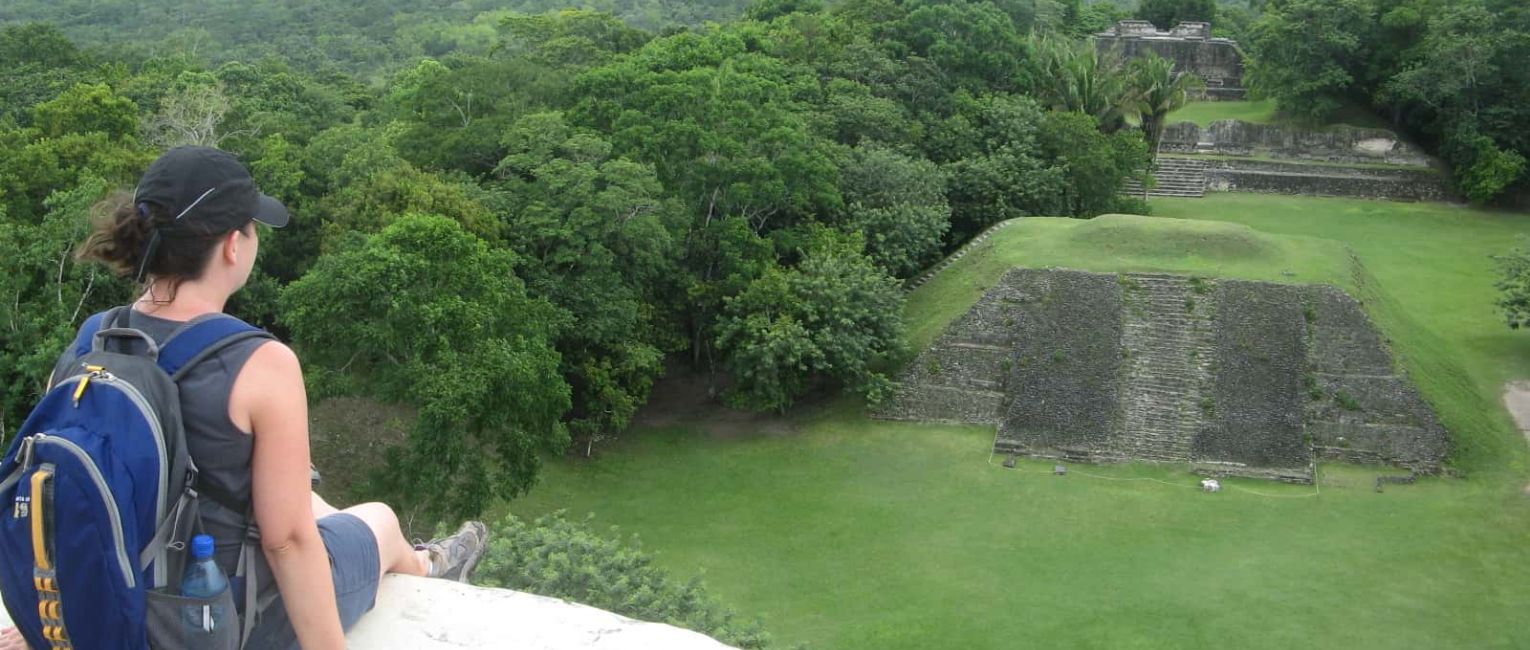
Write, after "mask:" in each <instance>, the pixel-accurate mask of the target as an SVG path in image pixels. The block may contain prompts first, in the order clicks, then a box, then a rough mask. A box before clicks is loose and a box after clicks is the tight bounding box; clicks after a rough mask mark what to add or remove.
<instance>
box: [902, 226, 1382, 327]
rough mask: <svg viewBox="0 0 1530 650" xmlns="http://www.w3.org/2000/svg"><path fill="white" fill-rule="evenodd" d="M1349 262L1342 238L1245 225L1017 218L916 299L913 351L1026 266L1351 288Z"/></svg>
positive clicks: (911, 316) (912, 301)
mask: <svg viewBox="0 0 1530 650" xmlns="http://www.w3.org/2000/svg"><path fill="white" fill-rule="evenodd" d="M1349 259H1350V256H1349V254H1348V252H1347V251H1346V250H1345V249H1344V246H1343V244H1340V243H1337V242H1334V241H1329V240H1324V239H1318V238H1313V237H1304V236H1299V235H1271V234H1267V233H1263V232H1259V231H1257V230H1254V229H1252V228H1249V227H1247V226H1243V225H1239V224H1229V223H1217V222H1210V221H1188V220H1180V219H1161V218H1155V217H1141V216H1136V215H1106V216H1103V217H1098V218H1095V219H1090V220H1087V221H1083V220H1078V219H1043V218H1025V219H1018V220H1016V221H1015V222H1014V223H1011V224H1010V225H1008V226H1006V227H1005V228H1002V229H1000V230H997V231H995V232H994V233H993V235H992V236H990V237H989V238H988V240H987V241H984V242H983V243H981V244H978V245H977V246H974V247H973V248H972V249H970V250H969V251H968V252H967V254H966V255H965V256H964V257H962V259H960V260H958V261H957V262H956V263H955V264H953V265H951V267H950V268H948V269H946V270H945V271H944V272H942V273H940V274H939V275H937V276H936V277H934V278H932V279H931V280H930V281H929V282H927V283H925V284H924V286H921V287H920V288H919V289H917V290H915V291H914V292H913V294H911V295H910V296H909V301H908V307H907V310H906V312H905V314H906V316H907V321H908V327H909V345H910V348H911V349H913V350H919V349H921V348H923V347H925V346H927V345H929V343H930V342H931V341H933V340H934V339H935V337H936V336H938V335H939V334H940V331H941V330H943V329H945V327H946V325H949V324H950V323H951V321H953V320H955V319H956V318H957V317H959V316H961V315H962V314H963V313H966V311H967V310H968V309H969V308H971V307H972V304H973V303H975V302H977V299H978V298H979V297H981V296H982V295H983V292H984V291H986V290H987V289H988V287H990V286H992V284H993V282H994V281H996V280H997V279H998V277H999V276H1001V275H1003V274H1004V272H1005V271H1008V270H1009V269H1011V268H1014V267H1017V266H1022V267H1030V268H1071V269H1080V270H1085V271H1099V272H1167V273H1182V274H1186V275H1194V276H1201V277H1228V278H1240V279H1246V280H1267V281H1271V282H1285V283H1301V284H1333V285H1337V286H1341V287H1348V286H1349V282H1350V278H1351V277H1352V273H1351V269H1350V262H1349Z"/></svg>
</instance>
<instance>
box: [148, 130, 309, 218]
mask: <svg viewBox="0 0 1530 650" xmlns="http://www.w3.org/2000/svg"><path fill="white" fill-rule="evenodd" d="M140 203H150V204H154V205H157V206H159V207H160V208H161V209H163V210H165V211H166V212H167V213H169V214H172V215H175V223H174V224H172V225H170V226H168V229H169V230H182V231H183V232H185V231H186V230H190V231H191V232H197V233H202V234H219V233H225V232H229V231H231V230H234V229H236V228H242V227H244V225H245V224H247V223H249V222H250V220H251V219H254V220H255V221H259V222H261V223H263V224H266V225H268V226H271V227H273V228H280V227H282V226H285V225H287V221H288V220H289V216H288V214H287V208H286V207H285V206H283V205H282V204H281V202H280V201H277V200H276V199H273V198H271V197H269V196H266V195H264V194H261V193H260V190H257V189H255V179H254V178H251V177H250V171H249V170H248V169H245V167H244V165H243V164H241V163H240V162H239V160H238V159H236V158H234V156H233V155H232V154H230V153H228V152H226V151H220V150H218V149H214V148H212V147H176V148H174V149H171V150H169V151H166V152H165V154H164V155H162V156H160V157H159V159H158V160H155V161H154V164H152V165H149V170H148V171H146V172H144V174H143V179H142V180H140V181H139V182H138V189H137V190H136V191H135V192H133V204H134V205H138V204H140ZM183 229H185V230H183Z"/></svg>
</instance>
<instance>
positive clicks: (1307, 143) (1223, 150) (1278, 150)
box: [1161, 120, 1431, 168]
mask: <svg viewBox="0 0 1530 650" xmlns="http://www.w3.org/2000/svg"><path fill="white" fill-rule="evenodd" d="M1161 150H1162V151H1164V152H1169V153H1173V152H1181V153H1209V154H1221V155H1230V156H1267V157H1273V158H1285V159H1290V160H1296V161H1300V160H1316V161H1323V162H1337V163H1386V164H1392V165H1409V166H1413V167H1421V168H1422V167H1429V166H1430V164H1431V160H1430V158H1429V156H1428V155H1427V154H1425V153H1424V150H1423V149H1420V148H1419V147H1417V146H1416V145H1413V144H1411V143H1408V142H1405V141H1403V140H1402V139H1401V138H1399V137H1398V136H1397V134H1395V133H1393V132H1391V131H1388V130H1386V129H1364V128H1360V127H1353V126H1342V125H1341V126H1330V127H1324V128H1321V129H1305V128H1297V127H1291V126H1286V125H1283V124H1254V123H1252V122H1244V121H1242V120H1221V121H1218V122H1213V123H1211V125H1210V126H1208V127H1205V128H1202V127H1201V126H1200V125H1198V124H1195V123H1193V122H1176V123H1173V124H1170V125H1168V126H1167V127H1165V128H1164V135H1163V143H1162V145H1161Z"/></svg>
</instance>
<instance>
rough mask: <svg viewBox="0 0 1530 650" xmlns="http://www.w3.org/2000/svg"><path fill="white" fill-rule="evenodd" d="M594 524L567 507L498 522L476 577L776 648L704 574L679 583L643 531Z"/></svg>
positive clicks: (486, 582)
mask: <svg viewBox="0 0 1530 650" xmlns="http://www.w3.org/2000/svg"><path fill="white" fill-rule="evenodd" d="M588 522H589V518H587V519H586V520H585V521H584V522H575V521H569V520H568V519H567V518H566V517H565V516H564V514H563V512H562V511H559V512H555V513H553V514H550V515H546V516H543V517H538V518H537V519H536V520H535V521H532V522H529V523H528V522H526V521H524V520H522V519H520V518H517V517H516V516H514V515H506V516H505V518H504V519H503V520H501V521H499V522H497V523H495V524H494V525H493V530H492V531H491V532H490V536H489V540H490V541H489V549H488V551H487V552H485V553H484V556H483V560H482V562H481V563H480V564H479V565H478V570H477V572H476V573H475V574H474V577H473V582H474V583H475V584H477V585H479V586H482V587H501V588H505V589H514V590H516V591H525V592H529V593H534V594H540V595H543V596H551V597H554V598H562V599H565V600H571V601H574V602H578V603H583V604H585V605H589V606H591V607H599V608H601V609H604V610H608V611H612V612H616V613H617V614H621V615H622V616H627V617H630V618H635V619H639V620H644V621H652V622H656V623H665V624H668V625H674V626H676V627H683V628H686V629H688V630H695V631H697V632H701V633H702V634H706V635H708V636H711V637H712V638H715V639H717V640H719V641H722V642H723V643H726V644H728V645H732V646H736V647H739V648H768V647H771V641H770V636H769V635H768V634H766V633H765V631H764V629H763V628H762V627H761V626H760V623H759V621H758V620H755V621H741V620H739V617H738V615H737V614H736V613H734V612H733V611H732V610H730V609H728V608H726V607H724V606H722V605H721V604H719V603H718V602H717V601H715V600H713V598H712V597H711V596H710V595H708V594H707V593H706V590H705V589H704V588H703V587H702V584H701V579H700V578H692V579H691V580H689V581H687V582H678V581H676V580H674V579H672V578H671V577H669V575H668V574H666V573H665V572H664V570H663V569H660V568H659V567H658V566H657V565H655V564H654V561H653V556H652V555H650V554H648V553H644V552H643V549H642V547H641V545H640V544H639V543H638V540H637V537H636V536H633V537H632V539H631V541H630V542H622V541H621V540H620V539H617V538H616V535H615V533H616V529H615V528H612V531H611V532H612V534H611V536H610V537H605V536H601V535H599V534H597V533H596V532H595V531H593V530H591V528H590V526H589V523H588Z"/></svg>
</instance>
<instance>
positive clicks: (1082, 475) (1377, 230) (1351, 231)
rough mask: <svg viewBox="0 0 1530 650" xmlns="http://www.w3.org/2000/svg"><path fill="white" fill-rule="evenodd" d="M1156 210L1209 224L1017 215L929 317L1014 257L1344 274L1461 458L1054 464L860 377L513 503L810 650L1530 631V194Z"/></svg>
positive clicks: (1385, 643) (559, 481)
mask: <svg viewBox="0 0 1530 650" xmlns="http://www.w3.org/2000/svg"><path fill="white" fill-rule="evenodd" d="M1153 207H1154V209H1155V210H1156V211H1157V213H1158V214H1160V215H1162V216H1166V217H1181V218H1184V219H1193V220H1194V221H1185V220H1164V219H1158V220H1154V219H1143V218H1132V217H1117V218H1107V219H1099V220H1094V221H1068V220H1053V219H1035V220H1028V221H1022V222H1021V223H1019V224H1016V225H1012V226H1010V227H1009V228H1006V229H1005V230H1003V231H1001V232H1000V233H998V234H997V235H995V236H994V237H993V238H991V239H990V240H989V242H987V243H985V244H984V245H983V246H982V247H980V248H978V249H976V250H975V251H974V252H973V253H971V254H969V255H968V256H967V257H966V258H964V259H963V260H962V261H961V262H959V263H957V264H956V265H954V266H953V267H952V268H951V269H949V270H947V271H946V272H945V273H943V274H942V275H941V276H939V277H937V278H936V279H935V280H932V281H931V282H930V283H929V284H926V285H925V286H924V287H922V288H921V289H920V290H919V291H918V292H916V293H915V294H914V296H913V297H912V299H911V303H910V309H909V318H910V322H911V330H912V336H913V337H914V338H916V339H920V340H928V338H929V337H930V336H933V334H934V333H935V332H937V331H938V329H939V326H940V323H942V322H944V321H949V319H950V318H953V317H954V316H955V315H957V314H960V313H961V311H962V309H963V308H964V307H963V305H964V304H970V303H971V301H972V300H975V299H976V297H977V296H978V295H980V293H981V290H982V287H983V286H984V285H985V283H986V282H991V281H992V278H993V277H995V275H994V274H995V273H997V272H1001V271H1002V270H1003V269H1004V268H1007V266H1009V265H1013V264H1025V265H1033V266H1069V267H1074V268H1087V269H1094V270H1170V271H1182V272H1187V273H1195V274H1201V275H1230V276H1239V277H1252V278H1263V279H1270V280H1276V281H1289V282H1309V281H1330V282H1334V283H1336V284H1339V285H1341V286H1345V287H1346V288H1348V289H1350V290H1351V291H1354V292H1356V293H1357V295H1359V296H1361V298H1362V299H1363V300H1365V301H1366V303H1367V306H1368V307H1369V308H1370V309H1371V310H1372V313H1373V315H1374V316H1375V318H1376V319H1377V320H1378V323H1379V324H1380V325H1381V326H1382V328H1383V329H1384V330H1385V331H1386V333H1387V334H1388V336H1389V337H1391V338H1392V339H1393V340H1394V345H1395V346H1396V347H1397V348H1398V350H1399V351H1400V352H1401V353H1402V354H1403V355H1405V364H1406V365H1407V367H1408V368H1409V369H1410V370H1412V371H1413V372H1414V374H1415V376H1416V377H1417V376H1419V375H1421V374H1423V375H1427V376H1424V377H1420V383H1421V388H1422V390H1423V391H1424V392H1425V394H1426V396H1427V397H1429V398H1430V400H1431V401H1433V402H1434V403H1435V404H1436V405H1437V406H1438V407H1439V408H1440V409H1441V412H1442V417H1444V418H1445V420H1446V421H1447V423H1448V424H1450V425H1451V426H1452V427H1453V429H1454V430H1455V434H1456V437H1457V439H1458V440H1459V441H1461V444H1460V446H1461V451H1460V452H1459V454H1458V459H1457V465H1458V466H1459V467H1461V468H1462V469H1463V470H1464V471H1465V473H1466V478H1464V479H1443V478H1441V479H1426V480H1424V481H1422V482H1421V483H1420V484H1418V485H1415V486H1394V487H1391V488H1389V489H1388V491H1387V492H1386V493H1385V494H1377V493H1375V492H1374V491H1373V490H1372V489H1371V481H1372V479H1373V478H1374V476H1375V475H1376V473H1377V470H1375V469H1368V468H1356V467H1349V466H1342V465H1325V466H1323V467H1322V468H1321V469H1320V486H1321V494H1320V495H1319V496H1316V497H1313V496H1311V495H1313V494H1315V492H1314V489H1313V488H1311V487H1298V486H1286V485H1278V484H1270V483H1264V482H1255V481H1232V482H1230V488H1231V489H1229V490H1228V491H1225V492H1223V493H1221V494H1216V495H1209V494H1203V493H1200V492H1198V491H1195V490H1194V489H1192V487H1191V486H1192V485H1193V483H1194V481H1195V477H1194V476H1192V475H1189V474H1187V473H1184V472H1183V471H1181V470H1179V469H1177V468H1174V467H1157V466H1145V465H1132V466H1113V467H1075V468H1074V471H1073V472H1072V473H1071V474H1070V475H1069V476H1067V477H1061V478H1059V477H1053V476H1050V475H1049V472H1048V470H1049V469H1050V464H1045V463H1040V462H1025V461H1022V462H1021V464H1020V468H1019V469H1018V470H1006V469H1003V468H1002V467H1001V466H1000V465H999V463H998V462H997V459H990V458H989V453H988V449H989V445H990V443H991V441H992V437H993V432H992V429H991V428H988V427H951V426H938V425H910V424H898V423H888V422H879V421H872V420H867V419H865V418H864V417H862V416H861V415H860V410H859V408H858V407H857V406H856V405H854V404H853V403H849V402H845V401H842V402H838V403H835V404H832V405H829V406H824V407H818V408H816V409H807V410H804V412H799V413H797V414H795V415H794V416H793V420H794V422H795V423H796V424H797V430H796V432H795V433H791V434H780V433H773V434H765V433H761V434H758V435H743V436H730V437H728V438H726V439H725V438H716V437H711V436H707V435H705V434H703V433H700V432H699V429H698V428H695V427H676V428H665V429H656V430H646V431H635V432H632V433H630V434H628V435H627V436H626V437H625V438H624V439H623V440H622V441H620V442H619V443H617V444H615V445H614V446H612V447H609V448H607V449H606V450H605V451H604V453H602V454H601V455H600V456H599V457H598V458H597V459H595V460H593V461H561V460H560V461H557V462H553V463H550V464H549V466H548V467H547V469H546V473H545V479H544V481H543V482H542V484H541V485H539V486H538V487H537V488H536V489H535V490H534V491H533V492H532V494H531V495H529V496H527V497H526V498H523V499H521V500H518V501H516V502H514V503H513V504H511V506H510V509H511V510H512V511H513V512H516V513H518V514H522V515H535V514H539V513H542V512H546V511H549V510H553V509H559V508H563V509H568V510H569V511H571V512H573V513H576V514H580V513H585V512H594V513H595V514H596V518H597V519H596V520H597V522H601V523H604V524H616V525H620V526H621V528H622V530H623V531H624V532H627V533H632V532H636V533H639V534H640V535H641V536H642V539H643V540H644V543H645V546H646V547H647V548H648V549H649V550H651V551H655V552H657V553H658V555H659V560H660V562H661V564H663V565H664V566H666V567H668V568H669V569H670V570H671V571H673V572H674V573H675V574H677V575H679V576H691V575H697V574H698V573H699V574H702V575H704V577H705V579H706V581H707V583H708V584H709V586H710V587H711V589H712V591H713V592H714V593H716V594H717V595H718V596H719V597H720V598H721V599H722V600H724V601H725V602H727V603H729V604H731V605H733V606H735V607H737V608H738V609H740V610H742V611H744V612H748V613H752V614H757V615H759V616H761V617H762V618H763V619H764V621H765V623H766V626H767V627H768V628H769V629H770V630H772V631H773V632H774V634H775V635H776V637H777V638H778V639H779V640H782V641H787V642H795V641H806V642H808V643H810V644H811V645H812V646H813V647H814V648H819V649H823V648H852V649H853V648H877V649H885V648H1011V647H1030V646H1037V647H1069V648H1071V647H1083V648H1288V647H1323V648H1326V647H1342V648H1392V647H1474V648H1476V647H1500V648H1509V647H1526V646H1530V627H1527V626H1525V625H1524V624H1523V622H1522V620H1523V618H1524V615H1525V614H1524V613H1525V611H1526V609H1527V607H1530V498H1527V496H1526V495H1524V494H1523V493H1522V492H1521V485H1522V484H1523V483H1524V481H1525V478H1526V452H1525V445H1524V443H1523V442H1522V441H1521V440H1520V439H1519V437H1518V433H1517V432H1516V431H1515V430H1514V429H1513V428H1512V426H1511V425H1510V423H1509V422H1508V420H1507V417H1506V416H1505V415H1504V413H1503V412H1502V409H1501V408H1499V407H1498V406H1497V399H1496V392H1497V386H1498V384H1499V383H1500V382H1501V381H1502V380H1503V379H1505V378H1508V377H1530V340H1527V339H1526V338H1525V337H1524V336H1519V335H1515V334H1514V333H1513V332H1510V331H1509V330H1507V329H1505V328H1503V327H1502V324H1501V322H1500V321H1499V319H1498V317H1497V315H1496V314H1495V313H1494V311H1493V308H1492V304H1491V303H1492V299H1493V291H1492V286H1491V284H1492V275H1491V261H1490V260H1489V259H1488V257H1487V256H1488V255H1490V254H1494V253H1498V252H1501V251H1502V250H1504V249H1505V248H1507V247H1508V246H1510V245H1512V243H1513V242H1514V240H1515V237H1516V236H1517V235H1519V234H1523V233H1527V232H1530V217H1527V216H1524V215H1503V214H1491V213H1485V212H1479V211H1472V210H1467V209H1462V208H1455V207H1450V206H1443V205H1429V204H1397V203H1383V202H1366V201H1346V200H1330V199H1300V198H1281V197H1269V196H1259V195H1212V196H1210V197H1208V198H1206V199H1199V200H1183V201H1170V200H1155V201H1154V202H1153ZM1210 221H1221V222H1232V223H1209V222H1210ZM1245 226H1246V227H1245ZM1346 245H1347V246H1348V248H1346ZM1350 250H1352V251H1353V252H1354V254H1355V256H1356V261H1355V262H1352V261H1351V260H1350V257H1349V251H1350ZM772 430H777V431H778V430H779V427H773V428H772ZM1089 474H1092V475H1095V476H1089ZM1111 479H1140V480H1111Z"/></svg>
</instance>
